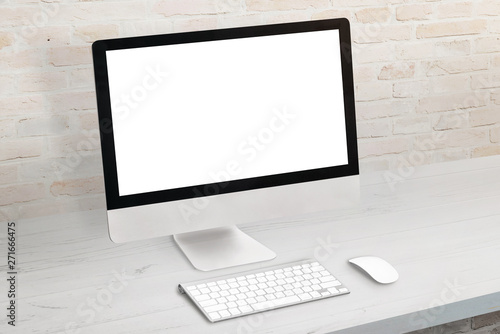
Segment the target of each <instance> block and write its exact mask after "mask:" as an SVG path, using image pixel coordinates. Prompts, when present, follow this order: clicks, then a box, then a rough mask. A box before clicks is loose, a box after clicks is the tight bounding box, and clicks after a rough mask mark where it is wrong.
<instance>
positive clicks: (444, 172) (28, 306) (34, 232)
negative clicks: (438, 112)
mask: <svg viewBox="0 0 500 334" xmlns="http://www.w3.org/2000/svg"><path fill="white" fill-rule="evenodd" d="M403 172H405V171H401V173H403ZM396 173H398V172H396ZM410 174H411V175H404V176H406V178H404V177H403V180H402V181H401V182H400V183H398V184H397V185H396V188H395V191H393V190H391V187H389V185H388V183H387V182H386V181H385V180H384V173H381V174H373V175H370V176H362V197H363V198H362V203H361V207H360V208H355V209H349V210H345V211H342V212H332V213H328V214H320V215H316V216H315V217H310V218H307V219H306V218H302V219H295V220H292V221H287V222H275V223H272V224H258V225H251V226H245V227H243V230H245V231H246V232H247V233H249V234H250V235H253V236H254V237H255V238H256V239H258V240H260V241H261V242H263V243H264V244H266V245H268V246H270V247H271V248H272V249H274V250H275V251H276V252H277V254H278V257H277V258H276V259H275V260H273V261H271V262H266V263H261V264H254V265H247V266H243V267H240V268H232V269H225V270H221V271H219V272H211V273H204V272H199V271H196V270H194V269H193V268H192V267H191V265H190V264H189V263H188V261H187V260H186V259H185V258H184V256H183V255H182V254H181V253H180V251H179V249H178V248H177V247H176V245H174V243H173V241H172V238H171V237H166V238H158V239H155V240H146V241H140V242H133V243H128V244H113V243H112V242H111V241H110V240H109V239H108V236H107V229H106V219H105V213H104V211H91V212H79V213H74V214H67V215H64V216H54V217H43V218H39V219H35V220H25V221H19V222H17V223H18V224H17V225H18V227H17V234H18V250H17V252H18V255H17V257H18V262H19V263H18V272H19V274H18V286H17V290H18V294H19V298H18V299H17V307H18V313H17V326H16V328H15V329H13V328H12V327H11V326H7V325H6V322H7V319H6V317H5V316H2V318H3V320H2V321H1V322H0V332H2V333H4V332H7V333H11V332H12V333H15V332H19V333H29V332H33V333H60V332H65V330H66V329H68V330H66V332H67V333H107V334H108V333H118V332H119V333H151V332H155V333H217V334H220V333H306V332H308V333H332V332H333V333H370V334H376V333H384V334H387V333H403V332H407V331H411V330H415V329H419V328H422V327H428V326H431V325H435V324H440V323H446V322H450V321H454V320H458V319H462V318H467V317H471V316H475V315H478V314H482V313H488V312H493V311H497V310H499V309H500V265H499V259H500V156H496V157H489V158H482V159H475V160H467V161H460V162H453V163H446V164H438V165H431V166H424V167H419V168H416V169H415V171H414V172H413V173H410ZM2 226H3V227H2V231H1V233H0V234H1V236H2V243H1V244H2V245H5V241H6V238H5V232H6V230H7V228H6V224H2ZM325 245H326V246H325ZM5 248H6V247H5ZM360 255H377V256H380V257H383V258H385V259H386V260H388V261H389V262H390V263H392V264H393V265H394V266H395V267H396V269H397V270H398V271H399V274H400V279H399V281H397V282H396V283H394V284H391V285H380V284H377V283H375V282H373V281H371V280H370V279H369V278H367V277H366V276H365V275H363V274H362V273H361V272H360V271H358V270H357V269H356V268H354V267H353V266H352V265H350V264H348V263H347V260H348V259H349V258H352V257H355V256H360ZM0 256H2V258H1V265H2V270H3V271H6V266H5V264H6V259H5V256H6V250H2V251H1V252H0ZM314 256H316V257H318V258H319V260H320V261H321V262H322V263H323V264H325V265H326V266H327V267H328V268H329V269H330V270H331V271H332V272H333V273H335V274H336V275H337V276H338V277H339V278H340V279H341V280H342V282H344V283H345V284H346V286H348V287H349V288H350V290H351V291H352V293H351V294H350V295H347V296H339V297H335V298H329V299H326V300H322V301H316V302H312V303H306V304H302V305H297V306H293V307H287V308H282V309H279V310H274V311H271V312H265V313H261V314H258V315H253V316H249V317H244V318H239V319H234V320H229V321H224V322H221V323H217V324H211V323H209V322H208V321H207V320H206V319H205V318H204V316H203V315H202V314H201V313H200V312H198V311H197V309H195V307H194V306H193V305H192V304H190V302H189V301H188V300H187V298H186V297H185V296H183V295H181V294H179V292H178V291H177V284H178V283H179V282H182V281H190V280H196V279H202V278H208V277H212V276H214V275H215V276H218V275H224V274H227V273H232V272H238V271H243V270H245V271H246V270H251V269H256V268H259V267H262V266H272V265H274V264H280V263H284V262H289V261H293V260H298V259H301V258H304V257H314ZM118 273H123V274H121V275H123V276H121V278H120V279H117V275H118ZM1 281H2V285H1V286H0V289H1V292H0V302H1V305H2V308H3V306H4V305H6V302H7V296H6V295H7V294H6V292H7V287H6V282H5V279H4V278H2V279H1ZM3 309H4V308H3ZM419 311H420V312H419ZM3 312H5V309H4V311H3ZM78 329H80V330H78Z"/></svg>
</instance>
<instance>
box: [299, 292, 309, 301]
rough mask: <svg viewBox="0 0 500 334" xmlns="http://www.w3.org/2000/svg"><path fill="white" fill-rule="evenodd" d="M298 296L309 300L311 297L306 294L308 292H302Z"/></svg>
mask: <svg viewBox="0 0 500 334" xmlns="http://www.w3.org/2000/svg"><path fill="white" fill-rule="evenodd" d="M299 298H300V299H301V300H309V299H312V297H311V295H310V294H308V293H303V294H301V295H299Z"/></svg>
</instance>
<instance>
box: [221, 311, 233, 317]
mask: <svg viewBox="0 0 500 334" xmlns="http://www.w3.org/2000/svg"><path fill="white" fill-rule="evenodd" d="M219 314H220V316H221V317H223V318H227V317H230V316H231V313H229V311H226V310H222V311H219Z"/></svg>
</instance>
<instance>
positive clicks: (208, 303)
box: [198, 299, 217, 308]
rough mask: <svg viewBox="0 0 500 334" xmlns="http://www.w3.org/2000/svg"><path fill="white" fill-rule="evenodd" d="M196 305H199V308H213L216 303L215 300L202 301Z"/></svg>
mask: <svg viewBox="0 0 500 334" xmlns="http://www.w3.org/2000/svg"><path fill="white" fill-rule="evenodd" d="M198 304H200V306H201V307H205V308H206V307H209V306H213V305H217V301H216V300H215V299H209V300H203V301H201V302H199V303H198Z"/></svg>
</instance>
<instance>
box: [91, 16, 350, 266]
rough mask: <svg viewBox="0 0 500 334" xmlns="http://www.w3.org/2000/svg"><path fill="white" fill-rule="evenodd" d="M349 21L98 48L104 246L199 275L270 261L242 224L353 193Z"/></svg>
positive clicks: (310, 209)
mask: <svg viewBox="0 0 500 334" xmlns="http://www.w3.org/2000/svg"><path fill="white" fill-rule="evenodd" d="M350 46H351V44H350V30H349V22H348V20H347V19H331V20H320V21H308V22H295V23H286V24H271V25H262V26H253V27H239V28H231V29H218V30H209V31H197V32H187V33H172V34H164V35H155V36H143V37H132V38H119V39H109V40H100V41H96V42H95V43H94V44H93V45H92V52H93V60H94V74H95V83H96V94H97V106H98V114H99V127H100V133H101V149H102V160H103V169H104V182H105V192H106V202H107V217H108V227H109V234H110V238H111V239H112V240H113V241H114V242H126V241H133V240H139V239H146V238H152V237H160V236H170V235H173V236H174V239H175V241H176V242H177V244H178V245H179V247H180V248H181V249H182V251H183V252H184V254H186V256H187V257H188V259H189V260H190V261H191V262H192V263H193V265H194V266H195V267H196V268H198V269H200V270H213V269H218V268H225V267H229V266H234V265H240V264H245V263H253V262H257V261H263V260H269V259H273V258H274V257H275V256H276V254H275V253H274V252H273V251H272V250H270V249H269V248H268V247H267V246H270V247H271V248H272V245H267V246H264V245H262V244H261V243H260V242H258V241H256V240H255V239H253V238H251V237H249V236H248V235H247V234H245V233H243V232H242V231H241V230H239V229H238V228H237V227H236V225H241V224H245V223H256V222H257V223H258V222H271V221H276V220H279V221H285V220H286V219H289V218H290V217H294V216H297V215H301V214H308V213H314V212H319V211H325V210H333V209H335V208H338V207H344V206H346V205H352V204H353V203H355V202H356V198H357V197H358V196H359V179H358V178H359V175H358V174H359V169H358V156H357V144H356V126H355V114H354V89H353V76H352V61H351V48H350Z"/></svg>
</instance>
